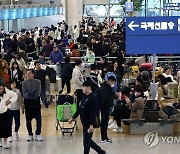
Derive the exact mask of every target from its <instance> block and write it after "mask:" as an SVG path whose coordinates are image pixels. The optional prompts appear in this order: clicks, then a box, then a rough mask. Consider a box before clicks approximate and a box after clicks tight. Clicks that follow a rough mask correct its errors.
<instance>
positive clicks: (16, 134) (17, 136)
mask: <svg viewBox="0 0 180 154" xmlns="http://www.w3.org/2000/svg"><path fill="white" fill-rule="evenodd" d="M14 134H15V138H16V140H18V139H19V135H18V132H15V133H14Z"/></svg>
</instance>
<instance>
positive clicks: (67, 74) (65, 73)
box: [59, 56, 73, 94]
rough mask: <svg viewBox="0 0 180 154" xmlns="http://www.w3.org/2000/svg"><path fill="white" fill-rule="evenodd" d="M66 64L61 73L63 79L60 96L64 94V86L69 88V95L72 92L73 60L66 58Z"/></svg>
mask: <svg viewBox="0 0 180 154" xmlns="http://www.w3.org/2000/svg"><path fill="white" fill-rule="evenodd" d="M64 61H65V64H64V66H63V69H62V73H61V79H62V90H61V91H60V92H59V93H60V94H61V93H62V92H63V89H64V86H65V85H66V87H67V93H68V94H69V93H70V92H71V83H70V81H71V79H72V72H73V66H72V64H71V63H70V61H71V59H70V57H69V56H67V57H65V59H64Z"/></svg>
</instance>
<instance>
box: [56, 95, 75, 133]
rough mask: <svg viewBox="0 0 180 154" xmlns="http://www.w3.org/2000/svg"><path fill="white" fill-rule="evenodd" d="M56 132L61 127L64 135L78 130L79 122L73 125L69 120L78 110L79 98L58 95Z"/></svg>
mask: <svg viewBox="0 0 180 154" xmlns="http://www.w3.org/2000/svg"><path fill="white" fill-rule="evenodd" d="M56 104H57V107H56V130H58V127H60V129H61V132H62V134H63V135H64V134H65V133H70V134H71V135H72V133H73V132H74V129H75V128H76V129H77V120H75V121H74V122H73V123H72V124H71V125H70V124H68V120H69V119H70V118H71V117H72V116H73V115H74V113H75V112H76V110H77V98H76V97H73V96H70V95H56Z"/></svg>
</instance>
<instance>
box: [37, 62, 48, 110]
mask: <svg viewBox="0 0 180 154" xmlns="http://www.w3.org/2000/svg"><path fill="white" fill-rule="evenodd" d="M34 65H35V68H36V69H35V74H34V78H35V79H39V80H40V81H41V95H40V96H41V100H42V102H43V104H44V105H45V107H46V108H48V104H47V99H46V84H45V78H46V71H45V70H43V69H41V64H40V62H39V61H35V63H34Z"/></svg>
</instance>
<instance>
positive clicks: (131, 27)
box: [128, 21, 139, 31]
mask: <svg viewBox="0 0 180 154" xmlns="http://www.w3.org/2000/svg"><path fill="white" fill-rule="evenodd" d="M133 24H134V21H131V23H130V24H129V25H128V27H129V28H130V29H131V30H132V31H134V28H135V27H139V25H133Z"/></svg>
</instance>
